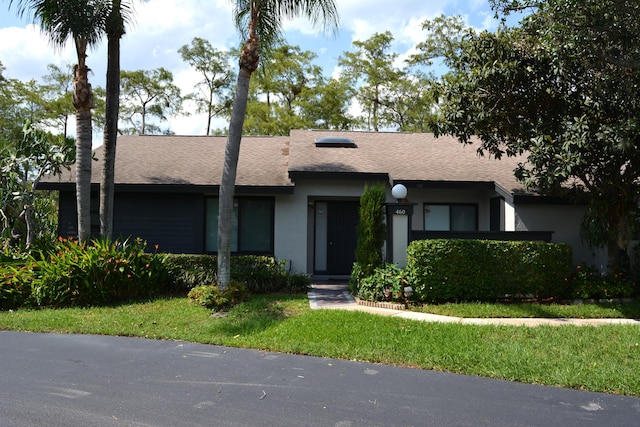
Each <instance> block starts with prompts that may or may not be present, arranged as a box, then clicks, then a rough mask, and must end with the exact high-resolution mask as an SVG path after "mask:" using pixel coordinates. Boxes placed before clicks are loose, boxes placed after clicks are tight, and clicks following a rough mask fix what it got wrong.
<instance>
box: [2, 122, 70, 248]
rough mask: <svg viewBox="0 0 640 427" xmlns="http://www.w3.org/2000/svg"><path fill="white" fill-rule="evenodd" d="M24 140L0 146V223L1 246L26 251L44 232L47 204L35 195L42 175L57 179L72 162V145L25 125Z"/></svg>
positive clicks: (29, 124)
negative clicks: (21, 245)
mask: <svg viewBox="0 0 640 427" xmlns="http://www.w3.org/2000/svg"><path fill="white" fill-rule="evenodd" d="M23 132H24V136H23V138H22V140H20V141H19V142H18V143H16V144H4V145H2V144H0V171H1V172H2V173H1V174H0V220H1V221H2V235H1V238H2V245H3V246H8V245H15V244H16V243H18V242H20V243H22V244H24V245H25V246H26V247H27V248H28V247H30V246H31V244H32V243H33V241H34V239H35V238H37V237H42V234H43V233H45V234H46V231H47V227H46V225H47V224H48V223H47V211H46V210H45V211H43V210H39V209H37V208H36V206H38V205H40V206H41V207H46V204H47V202H49V200H48V199H47V197H46V196H43V195H40V194H38V193H37V191H36V190H37V186H38V182H39V181H40V179H41V178H42V176H43V175H45V174H53V175H57V174H59V173H61V171H62V169H63V168H66V169H68V168H69V167H70V165H71V164H72V163H73V159H74V155H75V153H74V151H75V150H74V142H73V140H72V139H65V138H63V137H62V136H53V135H51V134H50V133H47V132H44V131H42V130H38V129H36V128H35V127H34V126H33V124H32V123H30V122H27V123H26V124H25V125H24V128H23Z"/></svg>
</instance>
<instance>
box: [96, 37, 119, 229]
mask: <svg viewBox="0 0 640 427" xmlns="http://www.w3.org/2000/svg"><path fill="white" fill-rule="evenodd" d="M120 37H121V33H118V32H117V31H116V32H114V33H113V34H111V33H110V34H109V35H108V36H107V99H106V107H105V124H104V139H103V145H104V147H103V163H102V177H101V183H100V235H101V236H102V237H103V238H105V239H111V237H112V234H113V193H114V185H115V162H116V142H117V138H118V114H119V111H120Z"/></svg>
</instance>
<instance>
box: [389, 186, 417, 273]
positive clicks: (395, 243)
mask: <svg viewBox="0 0 640 427" xmlns="http://www.w3.org/2000/svg"><path fill="white" fill-rule="evenodd" d="M391 195H392V196H393V198H394V199H396V200H397V203H387V262H392V263H395V264H396V265H397V266H398V267H401V268H403V267H404V266H406V265H407V246H409V241H410V238H411V216H412V215H413V206H414V203H407V202H406V201H405V200H406V197H407V187H405V186H404V185H402V184H396V185H394V186H393V188H391Z"/></svg>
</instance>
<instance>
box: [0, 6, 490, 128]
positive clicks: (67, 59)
mask: <svg viewBox="0 0 640 427" xmlns="http://www.w3.org/2000/svg"><path fill="white" fill-rule="evenodd" d="M133 4H134V7H135V11H136V13H135V16H134V23H133V25H132V26H131V27H130V28H129V29H128V31H127V34H126V35H125V37H124V38H123V40H122V42H121V67H122V69H124V70H139V69H145V70H152V69H155V68H158V67H164V68H167V69H168V70H170V71H172V72H173V73H174V79H175V83H176V84H177V85H178V86H179V87H180V88H181V89H182V90H183V92H185V93H186V92H190V91H192V89H193V86H194V84H195V83H196V82H197V81H198V80H199V79H198V78H197V76H196V75H195V73H194V72H192V71H191V70H189V68H188V66H187V65H186V64H185V63H184V62H183V61H182V58H181V57H180V55H179V54H178V49H179V48H180V47H181V46H183V45H185V44H189V43H190V42H191V40H192V39H193V38H194V37H202V38H204V39H206V40H208V41H209V42H210V43H211V44H212V45H213V46H214V47H215V48H216V49H221V50H222V49H225V50H227V49H229V48H230V47H237V46H238V45H239V42H240V40H239V37H238V33H237V31H236V29H235V28H234V25H233V17H232V4H233V2H231V1H229V0H149V1H144V2H133ZM336 4H337V6H338V12H339V14H340V29H339V32H338V35H337V37H332V36H331V35H330V34H323V33H322V31H321V29H318V28H313V26H312V25H310V23H309V21H308V20H306V19H296V20H293V21H289V22H285V23H283V24H284V29H285V30H286V31H287V33H286V34H285V35H286V37H287V39H288V42H289V43H290V44H295V45H299V46H300V47H301V49H302V50H310V51H313V52H315V53H316V54H317V55H318V59H317V61H316V62H317V64H318V65H320V66H322V67H323V68H324V70H325V74H327V75H329V74H331V73H334V72H335V70H336V69H337V58H338V57H339V56H340V55H341V54H342V53H343V52H345V51H349V50H352V42H353V40H366V39H368V38H369V37H371V36H372V35H373V34H374V33H376V32H378V33H381V32H385V31H390V32H391V34H392V35H393V37H394V43H393V46H392V49H393V50H394V51H395V52H397V53H398V54H399V55H400V59H404V58H406V57H407V56H408V55H409V54H410V53H412V52H413V51H414V49H415V44H416V43H418V42H419V41H421V40H422V39H424V34H423V32H422V28H421V24H422V22H423V21H424V20H425V19H427V18H433V17H435V16H437V15H439V14H441V13H442V12H445V13H447V14H465V15H466V16H467V19H468V21H469V23H470V24H471V25H474V26H475V27H478V28H492V27H491V25H492V22H491V19H490V17H492V16H493V13H492V12H491V11H490V10H489V7H488V0H441V1H440V2H431V1H426V0H394V1H393V2H389V1H388V0H336ZM9 25H10V26H9ZM3 26H4V28H2V27H3ZM87 61H88V65H89V67H90V68H92V70H93V75H92V76H91V81H92V83H93V85H94V86H103V87H104V79H105V77H104V76H105V72H106V43H105V42H103V43H102V44H101V45H99V46H97V47H96V48H94V49H92V50H91V51H90V52H89V58H88V60H87ZM0 62H2V63H3V65H4V66H5V67H6V71H5V75H6V76H8V77H12V78H19V79H21V80H29V79H31V78H41V77H42V76H43V75H45V74H47V65H48V64H50V63H54V64H56V65H64V64H65V63H72V64H73V63H75V62H76V58H75V51H74V49H73V46H72V44H68V45H67V46H66V47H65V48H64V49H62V50H60V51H54V50H53V48H52V47H51V46H50V45H49V43H48V42H47V39H46V37H45V36H43V35H42V34H41V33H40V30H39V29H38V28H37V27H36V26H34V25H21V24H16V19H15V18H12V19H8V15H3V16H0ZM217 123H218V124H217V125H215V126H214V127H219V128H225V127H226V123H225V122H224V121H220V120H218V121H217ZM204 124H206V121H205V120H204V119H203V118H202V117H199V115H192V116H190V117H187V118H177V119H172V120H171V123H170V126H171V129H172V130H173V131H174V132H176V133H193V134H202V133H203V132H204V131H203V129H204Z"/></svg>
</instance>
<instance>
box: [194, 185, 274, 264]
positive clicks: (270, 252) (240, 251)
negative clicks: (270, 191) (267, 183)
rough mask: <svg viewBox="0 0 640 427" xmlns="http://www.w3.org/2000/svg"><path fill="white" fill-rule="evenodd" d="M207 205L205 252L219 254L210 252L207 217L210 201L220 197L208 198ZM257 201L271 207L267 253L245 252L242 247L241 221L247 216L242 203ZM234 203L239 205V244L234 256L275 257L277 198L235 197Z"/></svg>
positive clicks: (237, 234) (205, 207) (204, 236)
mask: <svg viewBox="0 0 640 427" xmlns="http://www.w3.org/2000/svg"><path fill="white" fill-rule="evenodd" d="M205 199H206V200H205V203H204V209H205V214H204V217H205V221H204V233H203V238H204V242H203V247H204V250H205V253H207V254H217V253H218V251H217V250H215V251H211V250H209V248H208V247H207V230H208V227H209V221H208V217H207V209H208V204H207V201H208V200H218V199H219V198H218V197H214V196H207V197H206V198H205ZM249 200H251V201H256V200H261V201H267V202H269V204H270V206H269V208H270V214H271V224H270V230H269V240H270V242H269V250H267V251H256V250H243V249H242V248H241V247H240V245H241V242H242V235H241V233H242V231H241V230H242V226H241V221H244V219H243V218H245V219H246V214H244V213H243V209H242V202H243V201H249ZM233 203H234V205H235V204H236V203H237V204H238V225H237V230H236V238H237V243H238V248H237V249H238V250H236V251H232V252H231V253H232V255H273V254H274V248H275V205H276V203H275V197H268V196H257V197H252V196H239V197H234V199H233ZM215 224H216V227H217V225H218V223H217V221H216V223H215ZM216 234H217V232H216ZM216 249H217V243H216Z"/></svg>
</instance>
